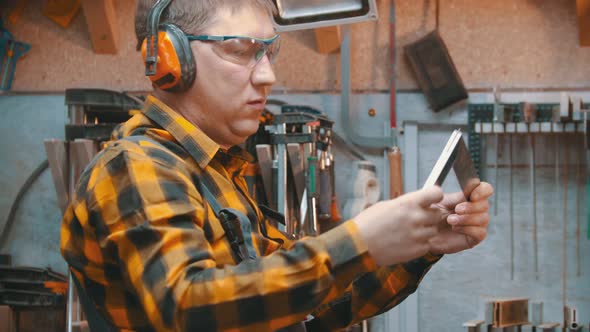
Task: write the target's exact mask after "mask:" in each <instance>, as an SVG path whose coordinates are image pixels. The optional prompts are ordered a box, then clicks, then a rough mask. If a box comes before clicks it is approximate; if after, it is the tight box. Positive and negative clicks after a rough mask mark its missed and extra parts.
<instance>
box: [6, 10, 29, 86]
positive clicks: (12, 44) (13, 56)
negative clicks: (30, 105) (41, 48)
mask: <svg viewBox="0 0 590 332" xmlns="http://www.w3.org/2000/svg"><path fill="white" fill-rule="evenodd" d="M29 49H31V45H29V44H26V43H23V42H20V41H17V40H15V39H14V37H13V36H12V34H11V33H10V32H8V30H6V29H5V28H4V26H3V24H2V19H0V65H1V66H2V67H1V68H0V77H1V81H0V90H4V91H8V90H10V88H11V87H12V80H13V79H14V73H15V71H16V63H17V61H18V59H19V58H21V57H22V56H24V55H25V54H26V53H27V52H28V51H29Z"/></svg>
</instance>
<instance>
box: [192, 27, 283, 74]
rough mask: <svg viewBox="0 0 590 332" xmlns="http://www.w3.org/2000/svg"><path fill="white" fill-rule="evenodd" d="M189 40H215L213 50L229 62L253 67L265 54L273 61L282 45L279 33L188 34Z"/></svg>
mask: <svg viewBox="0 0 590 332" xmlns="http://www.w3.org/2000/svg"><path fill="white" fill-rule="evenodd" d="M186 36H187V38H188V40H189V41H194V40H198V41H204V42H213V43H214V45H213V48H212V49H213V52H215V54H217V55H218V56H219V57H220V58H222V59H224V60H227V61H229V62H232V63H235V64H239V65H242V66H246V67H248V68H252V67H254V66H256V64H258V62H260V60H261V59H262V58H263V57H264V55H266V56H268V60H269V61H270V63H273V62H274V61H275V59H276V57H277V55H278V54H279V49H280V47H281V44H280V38H279V35H275V36H274V37H272V38H269V39H260V38H253V37H245V36H208V35H198V36H196V35H190V34H187V35H186Z"/></svg>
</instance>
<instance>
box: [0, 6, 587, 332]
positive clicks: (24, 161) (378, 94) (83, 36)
mask: <svg viewBox="0 0 590 332" xmlns="http://www.w3.org/2000/svg"><path fill="white" fill-rule="evenodd" d="M43 3H44V1H42V0H29V1H28V5H27V7H26V9H25V11H24V14H23V16H22V18H21V19H20V21H19V22H18V24H17V25H15V26H9V29H10V30H11V32H12V33H13V34H14V35H15V37H16V38H17V39H18V40H22V41H24V42H27V43H30V44H31V45H32V49H31V51H30V52H29V53H28V54H27V56H26V58H24V59H23V60H21V61H20V62H19V64H18V67H17V73H16V79H15V81H14V84H13V89H12V91H14V92H17V93H19V94H23V95H17V96H0V165H2V168H0V186H2V188H3V189H2V193H3V195H1V196H0V229H2V228H1V227H3V226H4V221H5V220H6V217H7V215H8V210H9V208H10V205H11V204H12V200H13V199H14V197H15V196H16V194H17V192H18V190H19V189H20V187H21V185H22V183H24V181H25V180H26V178H27V177H28V176H29V174H30V173H31V172H32V170H33V169H34V168H35V167H37V165H38V164H39V163H40V162H41V161H42V160H43V159H45V158H46V156H45V152H44V148H43V145H42V141H43V139H45V138H51V137H55V138H63V136H64V128H63V126H64V124H65V121H66V118H67V117H66V107H65V106H64V100H63V91H64V90H65V89H66V88H80V87H85V88H91V87H94V88H109V89H114V90H127V91H147V90H149V89H150V86H149V84H148V83H147V81H146V79H145V77H143V75H142V73H143V67H142V64H141V62H140V61H139V55H138V53H136V51H135V46H136V41H135V38H134V36H133V32H132V31H133V28H132V26H133V23H132V19H131V14H129V13H132V12H133V8H134V1H133V0H128V1H116V2H115V6H116V9H117V13H118V14H117V15H118V17H117V19H118V27H119V32H120V34H121V35H120V42H119V52H118V54H117V55H96V54H94V52H93V50H92V46H91V44H90V39H89V36H88V32H87V28H86V23H85V20H84V17H83V16H82V15H79V16H78V17H77V18H76V19H75V20H74V21H73V23H72V25H71V26H70V27H69V28H68V29H62V28H60V27H58V26H57V25H55V24H54V23H53V22H51V21H50V20H48V19H47V18H45V17H44V16H43V15H42V14H41V8H42V4H43ZM396 3H397V6H396V11H397V34H396V37H397V41H398V46H400V48H398V50H397V73H398V82H397V83H398V88H399V89H403V90H407V89H415V88H416V83H415V79H414V77H413V74H412V73H411V72H410V70H409V68H408V66H407V64H406V62H405V60H404V57H403V49H402V48H401V47H402V46H403V45H406V44H408V43H410V42H413V41H415V40H417V39H419V38H420V37H421V36H423V35H424V34H426V33H427V32H429V31H431V30H432V29H434V27H435V1H434V0H423V1H413V0H397V1H396ZM378 4H379V13H380V20H379V21H378V22H371V23H360V24H356V25H354V26H353V27H352V64H353V66H352V68H351V71H352V79H353V83H352V86H353V89H355V90H356V91H357V92H359V93H360V94H357V95H355V96H354V97H353V105H352V106H351V110H353V112H354V113H353V114H352V115H351V116H352V120H354V121H353V122H354V124H355V130H356V131H357V132H359V133H363V134H368V133H380V132H382V131H383V123H384V122H387V121H386V120H385V119H386V113H387V112H388V109H389V104H388V102H389V95H388V94H386V93H382V92H383V91H386V90H388V89H389V66H388V52H389V45H388V38H389V36H388V33H389V32H388V29H389V17H388V15H389V1H386V0H378ZM440 32H441V35H442V37H443V38H444V40H445V42H446V44H447V46H448V48H449V52H450V54H451V56H452V57H453V60H454V62H455V65H456V66H457V69H458V71H459V74H460V75H461V76H462V78H463V81H464V83H465V84H466V86H467V87H468V88H469V89H471V90H472V92H473V90H476V89H487V88H490V87H492V86H496V85H498V86H500V87H502V88H539V89H574V88H575V89H577V90H580V91H581V92H583V93H585V95H584V96H585V100H586V101H588V100H590V65H589V61H590V48H580V47H579V46H578V30H577V25H576V20H575V3H574V1H572V0H536V1H531V0H529V1H512V0H495V1H494V0H480V1H469V0H444V1H441V8H440ZM283 39H284V43H283V46H282V51H281V52H282V53H281V56H280V57H279V60H278V63H277V66H276V67H277V76H278V82H277V85H276V86H275V90H274V94H273V97H274V98H277V99H282V100H285V101H288V102H291V103H301V104H309V105H313V106H316V107H318V108H320V109H322V110H324V111H326V112H327V113H328V114H329V115H330V116H331V117H332V118H333V119H335V120H336V127H337V130H338V131H340V124H339V115H338V113H337V110H339V109H340V101H339V96H338V95H337V94H335V93H337V92H338V90H339V86H340V83H339V77H340V65H339V55H338V54H332V55H321V54H319V53H317V52H316V46H315V38H314V35H313V32H311V31H305V32H291V33H285V34H283ZM133 59H136V60H133ZM582 90H583V91H582ZM47 92H52V93H53V94H50V95H44V94H45V93H47ZM312 92H313V93H312ZM316 92H320V93H316ZM369 92H371V93H369ZM294 93H297V94H294ZM507 98H509V99H503V101H505V102H509V101H510V102H520V101H530V102H558V101H559V95H558V94H554V93H548V92H539V93H536V94H535V93H513V94H512V95H510V96H507ZM470 99H471V102H491V101H492V100H493V99H492V96H491V95H489V94H476V93H471V95H470ZM397 106H398V111H397V112H398V124H399V127H400V128H404V123H411V122H415V123H418V124H420V132H419V141H418V143H417V144H418V147H419V152H415V153H417V154H418V155H417V158H418V161H419V162H418V164H419V170H418V183H416V187H419V184H420V183H423V181H424V180H425V178H426V176H427V174H428V171H429V169H430V168H431V166H432V165H433V164H434V158H435V156H436V155H438V153H439V152H440V149H441V148H442V145H443V143H444V142H445V141H446V138H447V137H448V131H449V130H450V128H452V127H454V126H457V127H460V126H465V125H466V123H467V112H466V110H465V109H455V110H454V111H449V110H447V111H443V112H441V113H432V112H431V111H430V110H429V109H428V105H427V104H426V102H425V100H424V98H423V97H422V95H421V94H418V93H401V94H399V95H398V105H397ZM369 108H374V109H375V110H377V114H376V116H374V117H370V116H369V115H368V113H367V110H368V109H369ZM440 124H442V125H443V126H441V127H437V126H438V125H440ZM447 129H449V130H447ZM404 140H405V138H404V136H403V135H402V136H400V143H402V146H403V144H404ZM486 146H487V148H486V152H487V155H488V160H489V162H488V163H493V161H494V157H495V149H496V146H495V145H494V144H493V142H492V141H488V144H487V145H486ZM569 146H570V148H572V146H574V145H569ZM537 148H538V149H537V154H538V156H539V158H540V159H539V161H540V162H541V161H543V162H545V163H546V164H547V165H549V166H548V167H546V168H541V169H540V170H539V171H538V174H537V175H538V182H537V195H538V196H537V200H538V201H537V206H538V211H537V214H538V218H539V219H538V220H539V258H540V269H539V270H540V274H539V279H538V280H536V279H535V275H534V270H533V265H532V257H533V255H532V239H531V220H530V210H531V207H530V204H531V195H530V190H529V187H528V186H529V182H528V179H529V177H528V176H529V175H528V169H527V168H526V163H527V160H526V158H527V156H528V155H527V154H528V153H529V150H528V149H529V148H528V147H527V146H526V142H525V141H523V140H515V142H514V149H515V154H518V156H519V158H521V160H520V161H519V164H522V165H524V166H523V167H521V168H518V169H517V170H516V171H515V172H514V174H513V175H514V183H515V188H516V190H515V191H514V192H511V191H510V190H509V188H508V183H507V181H508V175H509V173H508V171H507V170H506V169H505V168H504V169H502V170H501V171H500V180H499V187H498V188H497V192H498V205H499V206H500V208H499V209H498V215H497V216H494V217H492V221H491V225H490V229H489V237H488V239H487V240H486V241H485V242H484V243H483V244H482V245H481V246H479V247H477V248H475V249H474V250H472V251H470V252H468V253H463V254H458V255H449V256H447V257H445V258H443V260H442V261H441V262H440V264H437V265H436V266H435V267H434V268H433V269H432V271H431V272H430V273H429V274H428V275H427V277H426V278H425V279H424V281H423V283H422V285H421V287H420V289H419V291H418V292H417V296H418V308H419V311H418V321H419V327H420V331H426V332H428V331H459V330H461V324H462V323H463V322H465V321H467V320H470V319H474V318H483V308H482V302H483V300H484V299H485V298H486V297H509V296H510V297H512V296H524V297H529V298H530V299H531V300H535V301H543V302H544V306H545V311H544V317H545V320H546V321H559V320H560V315H561V297H562V293H561V281H562V279H561V276H562V271H561V264H562V261H561V250H562V227H561V222H562V215H563V201H562V200H563V194H564V192H563V183H562V182H558V183H557V184H556V182H555V180H554V178H553V174H554V171H553V169H552V168H551V165H552V164H551V158H552V156H554V153H555V145H553V142H552V141H550V140H543V139H540V140H538V141H537ZM506 149H507V145H506V143H505V142H504V146H503V151H504V157H503V158H505V156H506ZM572 149H573V148H572ZM365 152H366V155H367V157H368V158H369V159H370V160H372V161H374V162H375V164H376V166H377V168H378V174H379V175H380V176H381V175H382V174H383V161H382V158H381V157H382V156H381V154H380V151H365ZM576 153H577V152H576V151H574V150H571V151H570V158H571V164H574V163H575V162H576V161H575V157H576ZM404 155H405V156H406V158H408V152H407V151H405V152H404ZM340 158H342V160H341V161H340V160H337V163H336V165H337V167H341V168H340V170H338V172H337V173H338V174H339V178H338V181H337V188H338V187H340V188H342V187H343V183H344V182H345V181H346V180H347V175H346V174H350V173H347V172H349V171H347V170H346V169H345V168H344V166H346V165H347V163H346V161H350V160H352V159H351V158H350V157H348V156H341V157H340ZM501 160H502V161H503V162H505V161H506V160H505V159H501ZM484 171H485V174H486V179H487V180H489V181H492V180H494V179H493V178H492V177H491V174H492V172H493V169H492V168H490V167H484ZM560 175H561V176H562V177H563V175H564V173H563V170H562V171H561V173H560ZM492 182H494V181H492ZM576 186H577V180H576V176H575V173H574V170H573V168H570V170H569V180H568V185H567V186H566V187H567V188H569V189H568V194H567V195H568V196H567V197H569V199H568V211H567V215H568V229H567V234H566V241H567V273H566V277H567V279H566V281H567V282H566V299H567V301H568V304H572V305H574V306H576V307H577V308H578V310H579V316H580V318H581V319H583V321H584V322H586V324H587V323H588V321H590V296H589V294H590V240H588V239H587V238H585V237H584V235H585V234H586V232H587V226H586V225H585V222H584V218H582V229H581V234H582V238H581V242H580V244H581V248H580V249H581V274H580V276H578V275H577V269H576V259H577V257H576V250H577V248H576V233H575V231H574V230H575V228H574V227H573V224H574V222H575V215H576V211H575V202H576V198H577V195H578V194H577V192H576V189H575V188H576ZM445 189H447V190H454V189H456V184H453V182H452V181H450V182H449V183H448V185H447V187H446V188H445ZM340 190H342V189H340ZM340 190H339V191H340ZM512 194H514V197H513V199H514V206H515V210H514V220H515V224H516V232H515V238H516V241H517V244H516V248H517V251H516V255H515V263H516V271H515V277H514V280H511V278H510V253H509V246H510V243H509V238H510V235H509V222H508V218H509V216H508V211H507V204H509V199H510V197H511V195H512ZM339 195H344V194H343V193H340V194H339ZM580 195H581V202H586V201H587V196H585V195H586V193H585V192H584V191H582V193H581V194H580ZM340 202H341V203H342V202H343V200H342V199H340ZM492 202H493V201H492ZM582 204H583V203H582ZM587 208H588V207H587V206H583V208H582V210H581V215H582V216H585V213H586V211H587ZM60 214H61V213H60V211H59V209H58V207H57V199H56V195H55V191H54V187H53V183H52V181H51V176H50V174H49V172H47V171H46V172H45V173H44V174H43V175H42V176H41V178H40V179H39V180H38V181H37V182H35V183H34V184H33V186H32V187H31V189H30V191H29V192H28V193H27V194H26V195H25V197H24V201H23V202H22V205H21V207H20V209H19V210H18V213H17V215H16V219H15V223H14V227H13V228H12V230H11V232H10V235H9V238H8V239H9V244H8V245H7V246H6V247H4V248H1V249H2V250H1V251H2V252H8V253H10V254H12V255H13V259H14V262H15V264H19V265H30V266H37V267H46V266H50V267H52V268H53V269H55V270H57V271H59V272H65V270H66V267H65V263H64V262H63V260H62V259H61V256H60V254H59V224H60ZM374 326H376V327H378V328H375V329H374V331H396V332H397V331H400V329H399V328H398V327H397V326H391V325H388V323H387V319H385V321H384V320H383V319H381V320H377V321H376V323H375V324H374Z"/></svg>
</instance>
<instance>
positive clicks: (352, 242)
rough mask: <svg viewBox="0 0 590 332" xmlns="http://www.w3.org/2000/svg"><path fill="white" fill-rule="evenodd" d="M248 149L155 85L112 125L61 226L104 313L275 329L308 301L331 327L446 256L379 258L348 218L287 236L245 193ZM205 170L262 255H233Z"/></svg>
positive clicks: (396, 295) (180, 323) (392, 301)
mask: <svg viewBox="0 0 590 332" xmlns="http://www.w3.org/2000/svg"><path fill="white" fill-rule="evenodd" d="M130 136H133V137H136V139H134V140H130V139H121V138H125V137H130ZM156 142H157V143H156ZM249 158H251V157H249V155H248V154H247V153H246V152H245V151H243V150H241V149H239V148H237V147H234V148H232V149H230V150H229V151H227V152H224V151H222V150H221V149H220V147H219V146H218V145H217V144H216V143H215V142H213V141H212V140H211V139H210V138H209V137H207V136H206V135H205V134H204V133H203V132H201V131H200V130H199V129H198V128H196V127H195V126H194V125H192V124H191V123H189V122H188V121H187V120H186V119H184V118H183V117H182V116H180V115H179V114H177V113H175V112H174V111H173V110H172V109H170V108H169V107H167V106H166V105H164V104H163V103H162V102H160V101H159V100H157V99H156V98H154V97H152V96H150V97H149V98H148V100H147V101H146V104H145V109H144V111H143V112H142V113H140V114H138V115H135V116H134V117H133V118H131V119H130V120H129V121H127V122H126V123H124V124H123V125H121V126H120V127H119V128H118V129H117V130H116V131H115V133H114V134H113V140H112V141H111V142H109V143H108V144H107V146H106V147H105V149H103V150H102V151H101V152H100V153H99V154H98V155H97V157H96V158H94V159H93V161H92V162H91V163H90V165H89V166H88V167H87V168H86V170H85V172H84V173H83V174H82V175H81V177H80V180H79V182H78V185H77V188H76V192H75V194H74V195H73V197H72V199H71V204H70V206H69V208H68V210H67V212H66V213H65V215H64V219H63V222H62V227H61V251H62V255H63V256H64V258H65V259H66V261H67V262H68V264H69V266H70V268H71V271H72V272H73V273H75V275H76V276H77V277H78V279H79V280H80V283H81V285H82V286H83V287H84V288H85V289H86V292H87V293H88V295H89V296H90V298H91V299H92V301H93V302H94V303H95V304H96V307H97V309H98V310H99V312H100V313H101V314H102V315H104V316H105V317H106V318H107V319H108V320H109V321H111V322H113V324H115V325H116V326H117V327H118V328H120V329H121V330H124V331H125V330H134V331H214V330H231V331H274V330H277V329H279V328H281V327H285V326H288V325H291V324H293V323H296V322H298V321H301V320H303V319H305V318H306V316H307V315H308V314H310V313H311V314H313V315H314V316H315V320H314V324H315V326H320V327H322V328H323V329H325V330H335V329H339V328H343V327H345V326H347V325H350V324H352V323H355V322H357V321H360V320H362V319H364V318H367V317H371V316H373V315H375V314H378V313H381V312H383V311H386V310H388V309H389V308H392V307H393V306H395V305H396V304H398V303H399V302H400V301H402V300H403V299H404V298H405V297H407V296H408V295H409V294H411V293H412V292H414V290H415V289H416V287H417V285H418V283H419V281H420V280H421V278H422V277H423V276H424V274H425V273H426V272H427V271H428V269H429V268H430V267H431V266H432V264H433V263H434V262H435V261H437V260H438V257H434V256H430V255H427V256H425V257H423V258H420V259H416V260H414V261H412V262H409V263H406V264H400V265H395V266H391V267H388V268H378V267H377V266H376V265H375V262H374V261H373V259H372V258H371V256H370V255H369V253H368V251H367V246H366V244H365V243H364V242H363V240H362V239H361V237H360V235H359V233H358V230H357V228H356V226H355V224H354V223H353V222H351V221H348V222H345V223H343V224H342V225H340V226H339V227H336V228H335V229H333V230H331V231H329V232H326V233H324V234H322V235H320V236H318V237H315V238H305V239H302V240H299V241H289V240H288V239H286V238H285V237H284V236H283V235H282V234H281V233H280V232H279V231H278V230H276V229H275V228H273V227H272V226H270V225H269V223H268V220H266V219H265V218H264V216H263V215H262V214H261V212H260V210H259V209H258V207H257V204H256V202H255V201H254V200H253V199H252V198H251V196H250V195H249V194H248V190H247V186H246V183H245V181H244V179H243V177H242V176H241V175H240V174H241V172H242V170H243V169H244V167H245V166H246V163H247V161H248V160H250V159H249ZM198 179H200V180H202V181H203V182H204V184H205V185H206V186H208V188H209V189H210V190H211V192H212V193H213V194H214V195H215V197H217V199H218V201H219V203H220V204H221V205H222V206H223V207H232V208H234V209H236V210H239V211H241V212H243V213H244V214H245V215H246V216H248V218H249V219H250V220H254V221H256V224H257V225H258V227H256V229H254V230H253V232H252V234H251V236H252V238H253V245H254V247H255V248H254V249H255V251H256V253H257V254H258V256H259V258H257V259H255V260H247V261H244V262H241V263H239V264H236V261H235V260H234V257H233V256H232V251H231V247H230V245H229V242H228V241H227V239H226V238H225V237H224V231H223V229H222V227H221V225H220V222H219V220H218V219H217V218H216V217H215V214H214V212H213V210H212V209H211V207H210V206H208V204H206V203H205V202H204V199H203V198H202V197H201V194H200V193H199V190H198V189H197V188H198V187H197V186H196V185H195V182H196V181H198Z"/></svg>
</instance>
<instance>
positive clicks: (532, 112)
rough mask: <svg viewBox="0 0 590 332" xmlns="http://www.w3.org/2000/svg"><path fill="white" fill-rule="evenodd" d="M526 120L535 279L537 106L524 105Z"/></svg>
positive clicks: (536, 265) (536, 267) (537, 275)
mask: <svg viewBox="0 0 590 332" xmlns="http://www.w3.org/2000/svg"><path fill="white" fill-rule="evenodd" d="M523 113H524V121H525V122H526V123H527V126H528V128H527V129H528V131H529V142H530V146H531V154H530V162H529V166H530V183H531V196H532V209H531V212H532V213H531V214H532V218H533V230H532V233H533V251H534V265H535V279H537V280H538V279H539V250H538V243H537V190H536V174H535V134H534V133H532V132H531V125H532V124H533V123H534V122H536V120H537V110H536V109H535V106H534V105H532V104H529V103H524V105H523Z"/></svg>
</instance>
